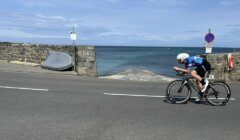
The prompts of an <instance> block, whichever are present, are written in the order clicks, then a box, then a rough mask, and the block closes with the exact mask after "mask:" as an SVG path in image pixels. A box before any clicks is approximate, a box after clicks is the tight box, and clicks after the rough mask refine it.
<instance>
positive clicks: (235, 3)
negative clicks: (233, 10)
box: [220, 0, 240, 6]
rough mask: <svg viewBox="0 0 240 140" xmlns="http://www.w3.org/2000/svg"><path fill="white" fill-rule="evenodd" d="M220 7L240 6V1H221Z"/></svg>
mask: <svg viewBox="0 0 240 140" xmlns="http://www.w3.org/2000/svg"><path fill="white" fill-rule="evenodd" d="M220 5H223V6H236V5H240V2H239V1H234V0H231V1H229V0H224V1H221V2H220Z"/></svg>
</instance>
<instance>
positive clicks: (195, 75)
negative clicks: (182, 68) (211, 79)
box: [191, 68, 203, 91]
mask: <svg viewBox="0 0 240 140" xmlns="http://www.w3.org/2000/svg"><path fill="white" fill-rule="evenodd" d="M198 71H199V69H198V68H196V69H195V70H193V71H191V76H192V77H193V78H195V79H196V80H197V81H196V82H197V87H198V89H199V91H201V90H202V84H201V82H200V81H202V80H203V79H202V77H201V76H199V75H198V73H199V72H198Z"/></svg>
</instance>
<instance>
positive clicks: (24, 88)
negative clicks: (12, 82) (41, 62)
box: [0, 86, 49, 91]
mask: <svg viewBox="0 0 240 140" xmlns="http://www.w3.org/2000/svg"><path fill="white" fill-rule="evenodd" d="M0 88H6V89H20V90H35V91H49V90H48V89H39V88H27V87H9V86H0Z"/></svg>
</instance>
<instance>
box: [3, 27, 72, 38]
mask: <svg viewBox="0 0 240 140" xmlns="http://www.w3.org/2000/svg"><path fill="white" fill-rule="evenodd" d="M0 37H9V38H52V39H60V38H62V39H63V38H69V36H63V35H47V34H33V33H27V32H24V31H21V30H14V29H9V30H0Z"/></svg>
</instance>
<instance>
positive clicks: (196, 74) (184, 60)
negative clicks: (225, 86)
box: [173, 53, 211, 102]
mask: <svg viewBox="0 0 240 140" xmlns="http://www.w3.org/2000/svg"><path fill="white" fill-rule="evenodd" d="M177 61H178V62H179V63H180V64H184V65H185V69H182V68H179V67H173V69H174V70H175V71H182V72H184V73H189V74H191V76H192V77H193V78H195V79H196V84H197V87H198V89H199V93H198V99H196V100H195V101H197V102H198V101H201V99H202V97H203V93H204V92H205V90H206V88H207V86H208V84H209V82H208V80H207V79H205V80H204V78H202V77H204V76H205V73H206V72H207V71H208V70H210V69H211V65H210V63H209V62H208V61H207V60H205V59H203V58H201V57H198V56H189V54H187V53H180V54H178V55H177ZM191 67H196V68H195V69H194V70H191V69H190V68H191Z"/></svg>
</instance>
